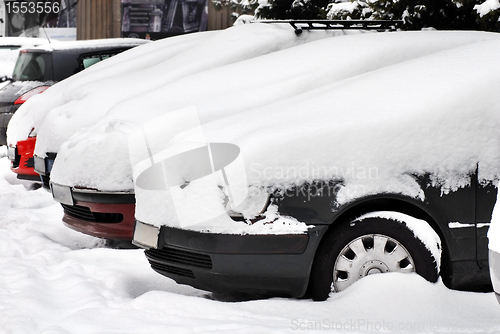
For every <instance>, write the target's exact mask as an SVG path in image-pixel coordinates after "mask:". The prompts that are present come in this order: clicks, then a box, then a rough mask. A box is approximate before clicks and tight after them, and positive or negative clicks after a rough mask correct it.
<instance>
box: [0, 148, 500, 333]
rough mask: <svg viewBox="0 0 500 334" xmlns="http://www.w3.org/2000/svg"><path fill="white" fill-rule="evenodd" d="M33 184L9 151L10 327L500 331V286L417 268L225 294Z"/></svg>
mask: <svg viewBox="0 0 500 334" xmlns="http://www.w3.org/2000/svg"><path fill="white" fill-rule="evenodd" d="M4 151H5V150H4ZM4 154H5V152H4ZM0 155H1V153H0ZM27 188H29V185H28V184H27V183H22V184H20V183H19V181H18V180H17V179H16V176H15V174H14V173H12V172H11V171H10V170H9V161H8V160H7V158H5V157H4V158H1V159H0V258H1V260H0V272H1V273H2V274H1V275H0V310H1V312H0V333H2V334H4V333H5V334H7V333H9V334H10V333H14V334H18V333H22V334H25V333H26V334H49V333H50V334H55V333H57V334H97V333H120V334H127V333H130V334H132V333H133V334H142V333H144V334H157V333H158V334H164V333H176V334H177V333H234V334H239V333H242V334H243V333H263V334H268V333H269V334H271V333H273V334H281V333H316V332H317V333H322V332H333V331H334V330H336V331H339V332H342V331H345V332H352V333H374V332H384V333H408V332H411V333H473V332H474V333H477V332H482V333H496V332H498V331H499V330H500V318H499V316H498V315H499V312H500V308H499V306H498V303H497V302H496V299H495V297H494V295H493V293H470V292H461V291H452V290H449V289H447V288H446V287H445V286H444V285H443V284H442V283H441V282H440V281H439V282H438V283H437V284H431V283H429V282H427V281H425V280H424V279H423V278H421V277H420V276H418V275H417V274H399V273H390V274H384V275H371V276H368V277H366V278H364V279H362V280H360V281H359V282H357V283H356V284H354V285H353V286H351V287H350V288H349V289H347V290H345V291H343V292H340V293H336V294H332V296H331V297H330V298H329V299H328V300H327V301H325V302H321V303H319V302H312V301H311V300H296V299H284V298H271V299H264V300H252V301H240V302H224V301H223V300H233V299H229V298H228V297H226V296H219V295H213V294H210V293H207V292H203V291H199V290H196V289H193V288H191V287H188V286H183V285H178V284H176V283H175V282H174V281H172V280H170V279H168V278H165V277H163V276H161V275H159V274H157V273H156V272H154V271H153V270H152V269H151V268H150V266H149V264H148V262H147V260H146V258H145V256H144V252H143V251H142V250H117V249H107V248H103V247H102V243H101V242H100V241H99V239H95V238H92V237H90V236H86V235H84V234H81V233H77V232H75V231H73V230H70V229H68V228H66V227H65V226H64V225H63V224H62V222H61V216H62V208H61V207H60V205H59V204H57V203H56V202H54V201H53V200H52V198H51V195H50V194H49V193H47V192H46V191H44V190H42V189H38V190H35V191H32V190H28V189H27ZM381 301H383V303H382V304H383V307H382V306H381V305H382V304H381Z"/></svg>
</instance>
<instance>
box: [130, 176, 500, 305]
mask: <svg viewBox="0 0 500 334" xmlns="http://www.w3.org/2000/svg"><path fill="white" fill-rule="evenodd" d="M415 178H416V180H418V182H419V184H420V185H421V187H422V189H423V190H424V192H425V200H424V201H420V200H418V199H415V198H410V197H406V196H403V195H401V194H392V193H380V194H375V195H369V196H364V197H360V198H358V199H356V200H354V201H351V202H349V203H347V204H345V205H340V206H337V207H332V206H331V203H332V202H333V203H335V197H336V193H337V189H338V188H339V187H338V186H337V185H338V183H337V184H336V183H335V182H334V183H330V184H323V185H319V187H321V188H323V190H324V191H321V192H318V185H317V184H316V185H314V184H313V185H311V184H310V185H306V186H303V187H301V188H300V189H299V191H296V190H297V189H295V190H292V191H291V194H292V195H291V196H278V197H275V198H274V200H273V201H274V203H276V204H277V205H278V210H279V212H280V213H281V214H282V215H286V216H291V217H294V218H296V219H297V220H299V221H302V222H305V223H306V224H308V225H311V226H314V227H313V228H310V229H308V231H307V232H306V233H302V234H281V235H279V234H278V235H249V234H246V235H245V234H243V235H232V234H216V233H209V232H208V231H207V232H200V231H190V230H186V229H179V228H173V227H167V226H162V227H160V228H158V227H154V226H151V225H148V224H144V223H142V222H140V221H138V222H137V223H136V231H135V235H134V243H136V244H137V245H139V246H141V247H143V248H146V249H147V250H146V257H147V258H148V260H149V262H150V264H151V266H152V268H153V269H154V270H155V271H157V272H158V273H160V274H162V275H164V276H167V277H170V278H172V279H174V280H175V281H176V282H178V283H180V284H188V285H191V286H194V287H197V288H200V289H203V290H208V291H213V292H248V293H265V294H272V295H290V296H294V297H303V296H306V295H307V292H308V285H309V282H310V276H311V270H312V268H313V264H314V262H315V255H316V253H317V250H318V248H319V247H320V245H321V242H322V240H323V239H324V236H325V235H326V234H327V232H328V231H336V229H337V227H338V226H340V225H341V224H342V223H343V222H346V221H347V222H349V221H352V220H353V219H356V217H359V216H361V215H363V214H365V213H368V212H373V211H395V212H401V213H405V214H407V215H410V216H412V217H416V218H419V219H423V220H425V221H427V222H428V223H429V224H430V225H431V227H432V228H433V229H434V230H435V231H436V232H437V234H438V235H439V237H440V239H441V242H442V262H441V273H440V274H441V277H442V280H443V282H444V283H445V284H446V285H447V286H448V287H450V288H453V289H459V290H470V291H488V290H490V289H491V281H490V278H489V272H488V246H487V237H486V233H487V230H488V226H489V222H490V220H491V214H492V211H493V207H494V204H495V201H496V195H497V189H496V187H495V186H493V185H491V184H490V185H481V184H479V182H478V179H477V173H476V174H474V175H471V180H470V181H471V183H470V186H469V187H465V188H460V189H458V190H456V191H454V192H450V193H448V194H441V190H440V189H438V188H436V187H433V186H429V182H428V180H429V178H428V176H420V177H417V176H415ZM449 222H456V223H453V224H451V223H449Z"/></svg>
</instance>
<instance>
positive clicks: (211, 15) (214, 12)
mask: <svg viewBox="0 0 500 334" xmlns="http://www.w3.org/2000/svg"><path fill="white" fill-rule="evenodd" d="M233 12H235V10H234V8H231V7H222V8H216V7H215V5H214V4H213V3H212V0H208V27H207V30H221V29H226V28H229V27H230V26H232V25H233V23H234V19H232V18H231V13H233Z"/></svg>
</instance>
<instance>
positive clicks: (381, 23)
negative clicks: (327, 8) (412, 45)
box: [255, 20, 403, 35]
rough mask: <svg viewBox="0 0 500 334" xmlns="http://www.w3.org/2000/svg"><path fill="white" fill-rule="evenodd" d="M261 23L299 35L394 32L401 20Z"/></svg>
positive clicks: (263, 21)
mask: <svg viewBox="0 0 500 334" xmlns="http://www.w3.org/2000/svg"><path fill="white" fill-rule="evenodd" d="M255 22H261V23H288V24H290V25H291V26H292V27H293V29H294V30H295V33H296V34H297V35H300V34H301V33H302V31H303V30H324V29H339V30H341V29H366V30H378V31H385V30H390V31H393V30H396V28H397V26H398V25H400V24H402V23H403V21H402V20H262V21H255Z"/></svg>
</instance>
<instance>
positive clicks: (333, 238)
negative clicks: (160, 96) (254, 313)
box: [61, 32, 500, 300]
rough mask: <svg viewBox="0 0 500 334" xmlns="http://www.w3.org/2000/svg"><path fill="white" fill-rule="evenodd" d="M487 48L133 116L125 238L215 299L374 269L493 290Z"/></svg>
mask: <svg viewBox="0 0 500 334" xmlns="http://www.w3.org/2000/svg"><path fill="white" fill-rule="evenodd" d="M456 33H457V34H460V33H459V32H456ZM397 34H399V33H397ZM397 34H395V35H397ZM417 34H419V33H417ZM408 36H409V35H408ZM421 36H422V38H428V36H429V35H425V34H423V35H421ZM443 43H444V41H443ZM384 47H385V46H384V44H380V48H384ZM498 52H500V40H499V39H498V38H497V37H496V35H495V36H493V38H492V39H490V40H483V41H477V42H476V43H468V44H464V45H462V46H457V47H454V48H450V49H448V50H443V51H441V52H436V53H433V54H428V55H422V56H420V57H416V58H414V59H410V60H407V61H404V62H400V63H398V64H394V65H391V66H387V67H383V68H380V69H378V70H375V71H371V72H367V73H365V74H360V75H358V76H355V77H351V78H348V79H346V80H342V81H339V82H335V83H332V84H329V85H324V86H321V87H319V88H317V89H315V90H311V91H308V92H305V93H303V94H298V95H296V96H294V97H291V98H288V99H284V100H282V101H277V102H275V103H270V104H267V105H264V106H261V107H258V108H255V109H252V110H247V111H244V112H240V113H237V114H233V115H226V116H225V117H222V118H219V119H217V120H213V121H211V122H204V123H201V122H200V123H199V124H198V123H196V122H193V121H192V119H193V118H196V117H195V116H196V113H194V112H193V113H192V114H191V115H190V116H189V117H184V116H183V115H184V114H183V113H177V114H175V115H174V114H172V115H171V116H169V117H167V118H164V119H162V118H159V119H157V120H155V121H151V122H148V123H144V124H143V125H142V127H141V128H140V129H138V130H136V131H134V132H133V133H132V135H131V137H130V138H131V140H130V143H131V145H130V154H131V161H132V164H133V166H134V167H133V170H134V182H135V183H134V184H135V196H136V202H137V205H136V219H137V223H136V227H135V233H134V240H133V242H134V243H135V244H136V245H139V246H142V247H143V248H146V249H147V250H146V252H145V254H146V257H147V258H148V260H149V262H150V264H151V266H152V268H153V269H154V270H156V271H157V272H159V273H160V274H162V275H165V276H167V277H170V278H172V279H174V280H175V281H177V282H178V283H180V284H188V285H191V286H194V287H197V288H200V289H203V290H208V291H215V292H222V293H224V292H252V293H270V294H278V295H291V296H294V297H303V296H310V297H311V298H313V299H315V300H324V299H326V298H328V296H329V294H330V293H331V292H332V291H343V290H345V289H346V288H349V287H350V286H351V285H352V284H353V283H355V282H356V281H358V280H359V279H363V278H364V277H366V276H368V275H372V274H378V273H386V272H397V273H417V274H419V275H421V276H422V277H423V278H425V279H426V280H428V281H430V282H435V281H436V280H437V279H438V277H439V275H440V276H441V277H442V281H443V282H444V283H445V284H446V285H447V286H448V287H450V288H453V289H460V290H473V291H476V290H477V291H483V290H488V289H490V290H491V281H490V278H489V270H488V246H487V238H486V232H487V230H488V225H489V223H490V220H491V216H492V211H493V207H494V204H495V202H496V197H497V187H496V186H495V185H496V184H497V182H498V180H499V178H500V130H499V129H500V107H499V106H500V95H499V94H497V93H496V90H497V87H498V85H499V84H500V76H498V72H499V71H500V63H499V62H498V61H497V57H496V55H497V54H498ZM478 59H480V61H478ZM267 93H268V94H273V93H277V91H276V90H274V89H273V88H269V91H268V92H267ZM167 124H169V125H168V128H169V129H170V132H162V131H160V130H161V129H162V127H165V128H166V127H167ZM61 166H62V165H61Z"/></svg>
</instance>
